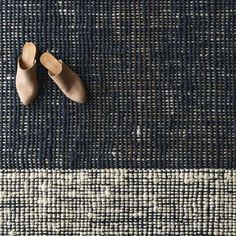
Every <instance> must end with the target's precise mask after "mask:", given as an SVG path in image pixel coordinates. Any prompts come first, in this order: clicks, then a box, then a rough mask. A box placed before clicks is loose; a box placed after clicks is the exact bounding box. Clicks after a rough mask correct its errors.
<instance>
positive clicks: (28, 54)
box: [21, 43, 37, 69]
mask: <svg viewBox="0 0 236 236" xmlns="http://www.w3.org/2000/svg"><path fill="white" fill-rule="evenodd" d="M36 53H37V48H36V46H35V44H33V43H25V45H24V47H23V51H22V56H21V60H22V67H23V68H24V69H29V68H31V67H32V66H33V65H34V63H35V57H36Z"/></svg>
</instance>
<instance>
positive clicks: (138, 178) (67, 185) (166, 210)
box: [0, 169, 236, 236]
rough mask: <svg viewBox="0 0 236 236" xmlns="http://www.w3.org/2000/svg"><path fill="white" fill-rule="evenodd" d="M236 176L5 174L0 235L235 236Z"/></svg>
mask: <svg viewBox="0 0 236 236" xmlns="http://www.w3.org/2000/svg"><path fill="white" fill-rule="evenodd" d="M235 179H236V171H233V170H223V169H215V170H214V169H200V170H197V169H190V170H132V169H104V170H95V169H92V170H77V171H62V170H61V171H60V170H53V171H47V170H22V171H17V170H12V171H11V170H5V171H2V172H1V173H0V235H11V236H13V235H14V236H15V235H17V236H18V235H22V236H23V235H24V236H26V235H32V236H33V235H37V236H38V235H40V236H44V235H45V236H46V235H50V236H54V235H55V236H56V235H73V236H75V235H80V236H82V235H86V236H87V235H90V236H95V235H107V236H108V235H114V236H116V235H117V236H118V235H127V236H128V235H133V236H136V235H140V236H143V235H147V236H148V235H150V236H155V235H166V236H167V235H168V236H170V235H183V236H188V235H192V236H196V235H199V236H200V235H201V236H202V235H212V236H213V235H220V236H234V235H236V182H235Z"/></svg>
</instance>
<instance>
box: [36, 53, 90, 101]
mask: <svg viewBox="0 0 236 236" xmlns="http://www.w3.org/2000/svg"><path fill="white" fill-rule="evenodd" d="M40 62H41V63H42V65H43V66H44V67H46V68H47V69H48V75H49V76H50V77H51V78H52V79H53V81H54V82H55V83H56V84H57V85H58V87H59V88H60V89H61V90H62V92H63V93H64V94H65V95H66V96H67V97H68V98H69V99H71V100H72V101H74V102H79V103H85V101H86V99H87V93H86V88H85V86H84V83H83V82H82V80H81V79H80V77H79V75H77V74H76V73H75V72H74V71H72V70H71V69H70V68H69V67H68V66H67V65H66V64H65V63H64V62H63V61H61V60H57V59H56V58H55V57H54V56H53V55H52V54H50V53H48V52H46V53H44V54H43V55H42V56H41V57H40Z"/></svg>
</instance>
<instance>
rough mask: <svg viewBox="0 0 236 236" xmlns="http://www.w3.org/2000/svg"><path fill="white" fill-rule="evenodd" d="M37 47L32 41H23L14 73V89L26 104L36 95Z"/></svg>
mask: <svg viewBox="0 0 236 236" xmlns="http://www.w3.org/2000/svg"><path fill="white" fill-rule="evenodd" d="M36 54H37V47H36V46H35V44H33V43H25V45H24V47H23V50H22V55H21V57H20V58H19V59H18V66H17V73H16V90H17V92H18V95H19V97H20V100H21V102H22V103H23V104H24V105H25V106H27V105H29V104H30V103H31V102H32V101H33V100H34V99H35V98H36V97H37V95H38V80H37V76H36Z"/></svg>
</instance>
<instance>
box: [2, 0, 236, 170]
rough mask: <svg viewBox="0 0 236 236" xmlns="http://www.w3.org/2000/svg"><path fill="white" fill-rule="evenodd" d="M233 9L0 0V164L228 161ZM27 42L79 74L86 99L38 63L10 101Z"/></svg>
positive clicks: (231, 158) (235, 140)
mask: <svg viewBox="0 0 236 236" xmlns="http://www.w3.org/2000/svg"><path fill="white" fill-rule="evenodd" d="M235 15H236V2H235V1H233V0H225V1H221V0H215V1H210V0H209V1H208V0H201V1H194V0H189V1H181V0H180V1H179V0H178V1H172V0H167V1H159V0H138V1H132V0H125V1H113V0H103V1H92V0H89V1H76V0H70V1H69V0H67V1H56V0H51V1H34V0H26V1H21V0H19V1H14V0H2V1H1V4H0V19H1V27H0V36H1V37H0V168H1V169H6V168H8V169H11V168H17V169H22V168H25V169H27V168H48V169H53V168H62V169H79V168H98V169H100V168H121V167H122V168H128V167H129V168H144V169H148V168H159V169H163V168H171V169H172V168H173V169H178V168H207V167H209V168H226V169H232V168H235V167H236V158H235V156H236V102H235V99H236V96H235V95H236V92H235V84H236V80H235V72H236V71H235V49H236V47H235V46H236V45H235V35H234V32H235V30H236V19H235ZM26 41H33V42H35V43H36V44H37V45H38V47H39V50H40V51H41V52H44V51H46V50H49V51H50V52H52V53H53V54H54V55H55V56H56V57H57V58H59V59H62V60H63V61H64V62H65V63H67V64H68V65H69V66H70V67H71V68H72V69H73V70H75V71H76V72H77V73H79V74H80V75H81V78H82V79H83V81H84V82H85V83H86V86H87V88H88V91H89V100H88V102H87V103H86V104H85V105H80V104H76V103H73V102H71V101H70V100H69V99H67V98H66V97H65V96H64V95H63V94H62V92H61V91H60V90H59V89H58V87H57V86H56V85H55V84H54V83H53V82H52V80H51V79H50V78H49V77H48V75H47V71H45V70H44V69H43V68H42V66H40V65H39V66H38V79H39V84H40V93H39V97H38V98H37V100H35V102H34V103H33V104H32V105H31V106H30V107H28V108H26V107H24V106H22V105H21V104H20V101H19V98H18V96H17V93H16V89H15V73H16V62H17V58H18V56H19V55H20V53H21V48H22V46H23V44H24V42H26Z"/></svg>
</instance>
